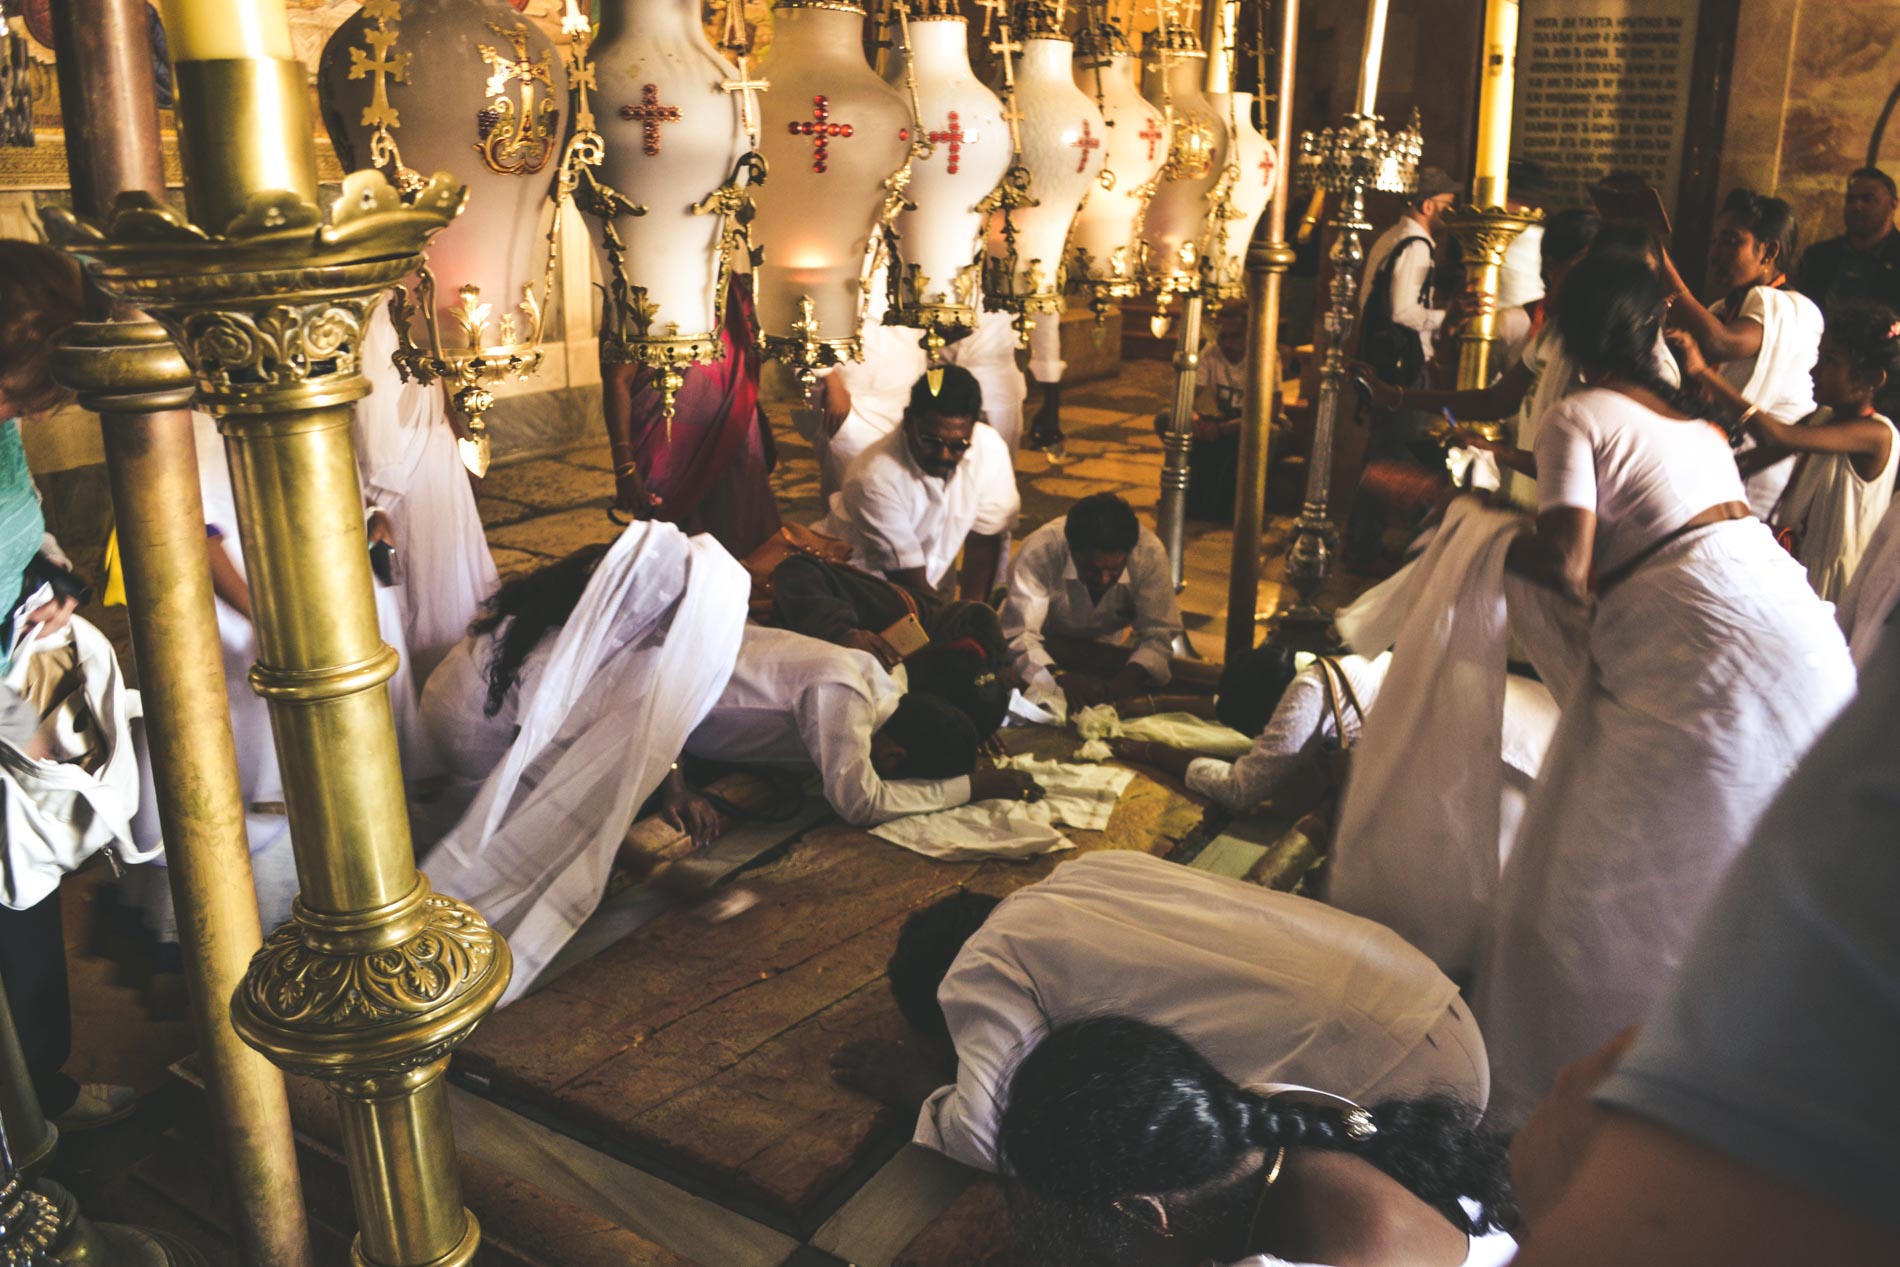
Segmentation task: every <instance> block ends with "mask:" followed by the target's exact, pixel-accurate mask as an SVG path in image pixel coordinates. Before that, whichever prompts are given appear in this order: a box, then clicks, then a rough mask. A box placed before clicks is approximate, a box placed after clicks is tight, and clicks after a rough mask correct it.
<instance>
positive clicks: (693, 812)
mask: <svg viewBox="0 0 1900 1267" xmlns="http://www.w3.org/2000/svg"><path fill="white" fill-rule="evenodd" d="M660 817H661V818H664V819H665V820H666V821H667V822H668V823H670V824H671V825H672V826H673V827H674V828H676V829H677V830H679V831H682V832H684V833H685V834H686V835H687V836H689V837H691V838H692V841H693V847H694V848H695V849H704V848H705V847H706V846H707V845H708V844H710V843H712V840H713V837H715V836H717V835H718V834H719V811H718V810H716V809H714V808H713V806H712V802H711V801H709V800H707V799H706V798H705V797H703V796H700V795H699V794H698V793H696V792H692V791H689V790H687V789H686V788H685V787H684V786H675V785H668V786H667V787H665V788H663V789H662V791H661V795H660Z"/></svg>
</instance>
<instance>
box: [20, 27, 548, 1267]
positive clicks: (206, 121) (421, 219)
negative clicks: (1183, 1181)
mask: <svg viewBox="0 0 1900 1267" xmlns="http://www.w3.org/2000/svg"><path fill="white" fill-rule="evenodd" d="M176 74H177V85H178V103H179V104H178V115H179V125H180V126H179V131H180V137H181V152H182V154H183V156H184V158H185V177H186V181H185V189H186V204H187V207H188V208H189V216H190V218H187V216H186V215H185V214H181V213H180V212H178V211H177V210H174V209H173V208H171V207H170V206H167V205H165V204H163V203H161V202H159V201H158V200H157V199H155V198H153V197H152V196H151V195H150V194H146V193H143V192H133V193H126V194H122V195H120V196H119V198H117V199H116V200H115V203H114V206H113V211H112V214H111V215H110V216H109V217H108V218H107V219H106V221H105V222H104V223H99V224H95V223H90V222H87V221H83V220H81V219H80V218H79V217H78V216H76V215H74V214H73V213H72V212H70V211H67V210H64V209H59V208H49V209H48V210H47V212H46V217H45V218H46V225H47V230H48V233H49V235H50V236H51V237H53V238H54V239H55V240H56V241H59V242H61V243H62V244H63V245H65V246H66V247H67V248H68V249H69V250H71V251H72V252H73V253H74V254H75V255H77V256H79V257H80V258H81V259H83V260H84V261H85V262H86V263H87V266H88V271H89V273H90V274H91V276H92V278H93V279H94V281H95V282H97V283H98V284H99V285H100V287H101V288H102V289H104V290H105V291H106V293H107V294H109V295H110V296H112V297H113V298H115V299H117V300H119V301H121V302H124V303H127V304H130V305H133V306H135V307H138V308H140V309H143V310H144V311H146V312H147V313H149V314H150V315H151V316H152V317H153V318H154V319H155V320H157V321H158V322H159V323H160V324H161V325H162V326H163V327H164V328H165V330H166V331H167V333H169V334H170V336H171V338H172V341H173V342H174V343H176V344H177V345H178V348H179V350H180V351H181V352H182V353H183V354H184V358H185V361H186V363H187V364H188V365H189V366H190V368H191V372H192V376H193V378H194V380H195V382H196V386H197V392H198V401H199V403H200V405H201V406H202V407H203V408H204V409H206V410H207V411H208V412H210V413H211V414H213V415H214V416H216V417H217V418H218V425H219V429H220V430H221V431H222V432H223V434H224V437H225V448H226V453H227V456H228V458H229V462H230V467H231V476H232V484H233V486H234V489H235V491H236V494H237V498H236V500H237V512H238V527H239V530H240V532H241V535H242V539H243V542H244V550H245V555H246V557H247V558H249V559H250V560H251V562H252V566H251V587H252V588H251V596H252V604H253V623H254V626H255V628H256V632H257V646H258V651H257V656H258V663H257V664H256V665H255V667H253V669H252V670H251V684H252V687H253V689H254V690H256V691H257V692H258V694H260V695H261V696H263V697H264V699H265V701H266V702H267V704H268V705H269V708H270V713H271V724H272V730H273V732H274V737H275V742H276V745H277V748H278V751H279V754H280V755H281V756H282V758H283V765H284V771H285V789H284V791H285V805H286V811H287V814H288V818H289V822H290V832H291V843H292V846H293V848H294V850H295V852H296V855H297V873H298V878H299V880H300V882H301V889H302V891H301V892H300V894H299V896H298V898H297V901H296V903H295V906H294V908H293V916H292V920H291V922H290V923H288V924H286V925H285V926H283V927H281V928H279V929H277V930H276V931H275V932H274V933H272V934H270V936H269V937H268V938H266V940H265V942H264V944H263V947H262V948H261V949H260V950H259V951H258V952H257V954H256V956H255V957H254V958H253V959H252V961H251V964H250V968H249V970H248V972H247V974H246V977H245V979H244V982H243V984H242V985H241V986H240V988H239V989H238V990H237V992H236V995H235V997H234V998H233V999H232V1001H231V1020H232V1024H233V1026H234V1028H235V1029H236V1030H237V1032H238V1034H239V1036H240V1037H241V1038H243V1039H244V1040H245V1041H246V1042H248V1043H249V1044H250V1045H251V1046H252V1047H254V1048H256V1049H257V1050H259V1051H261V1052H263V1053H264V1054H265V1055H266V1056H267V1057H269V1058H270V1059H271V1060H272V1062H273V1063H275V1064H278V1065H279V1066H281V1067H283V1068H285V1069H288V1070H292V1071H294V1072H297V1073H302V1074H306V1075H309V1076H312V1077H314V1078H316V1079H318V1080H320V1081H321V1082H323V1083H324V1084H325V1085H326V1086H327V1087H328V1088H329V1090H330V1091H331V1092H332V1094H333V1095H334V1097H335V1099H336V1103H337V1109H338V1114H339V1121H340V1124H341V1130H342V1135H343V1142H344V1152H345V1155H346V1157H347V1158H348V1160H349V1165H350V1169H351V1180H352V1181H351V1185H350V1187H351V1194H352V1197H353V1199H354V1204H355V1207H356V1222H357V1228H358V1231H357V1241H356V1245H355V1247H354V1249H353V1258H352V1261H354V1262H356V1263H358V1264H359V1265H365V1267H423V1265H424V1264H426V1265H428V1267H466V1264H469V1263H470V1262H472V1261H473V1259H474V1257H475V1254H476V1251H477V1249H478V1248H479V1246H480V1243H481V1234H480V1229H479V1228H478V1226H477V1225H476V1222H475V1220H474V1218H473V1217H472V1216H471V1215H470V1214H469V1213H468V1211H467V1210H466V1208H464V1206H463V1204H462V1199H461V1191H460V1183H459V1179H458V1177H457V1171H456V1161H455V1146H454V1130H453V1127H452V1125H451V1124H450V1121H449V1106H448V1098H447V1091H446V1086H445V1084H444V1082H443V1077H444V1075H445V1074H446V1072H447V1068H448V1059H449V1056H450V1054H451V1053H452V1052H453V1051H454V1050H455V1048H456V1047H457V1046H458V1045H459V1044H460V1043H461V1042H462V1041H463V1040H464V1039H465V1038H466V1037H467V1036H468V1034H469V1033H470V1032H471V1031H472V1030H473V1029H474V1027H475V1026H476V1025H477V1024H478V1023H480V1021H481V1019H482V1018H483V1017H484V1016H485V1015H486V1014H487V1013H488V1012H489V1011H490V1010H491V1009H492V1008H493V1007H494V1006H495V1004H496V1002H497V1001H498V1000H499V999H500V997H501V995H502V992H503V991H504V990H505V989H506V986H507V983H508V979H509V975H510V972H511V958H510V955H509V952H508V947H507V944H506V943H505V942H504V941H503V939H502V938H501V936H500V935H499V934H498V933H496V932H495V931H494V929H492V928H491V927H489V925H488V924H487V923H486V922H485V921H484V920H483V919H482V917H481V916H480V915H479V914H478V913H477V912H475V911H474V910H473V909H471V908H470V907H468V906H466V905H464V904H462V903H461V902H459V901H456V900H455V899H453V898H449V897H447V896H443V895H440V894H435V893H433V892H431V890H430V887H429V883H428V880H427V879H426V878H425V877H424V876H422V875H421V873H419V872H418V871H417V870H416V865H415V854H414V848H413V845H412V843H411V841H410V838H409V829H408V823H407V817H406V815H405V813H404V808H403V806H404V797H403V786H402V778H401V766H400V763H399V760H398V757H397V751H396V735H395V727H394V724H393V722H392V721H391V720H390V711H389V700H388V691H387V686H386V683H387V682H388V679H389V678H390V676H391V675H392V674H393V673H394V672H395V670H396V667H397V664H396V661H397V657H396V654H395V652H394V651H392V650H390V648H389V647H388V646H386V645H385V644H384V643H383V642H382V639H381V637H380V634H379V631H378V627H377V621H376V614H375V603H374V591H373V586H372V582H371V576H370V570H369V556H368V550H367V542H366V539H365V537H364V535H363V530H362V499H361V490H360V486H359V484H358V477H357V473H356V461H355V452H354V444H353V442H352V438H351V428H352V413H353V411H352V405H353V402H355V401H356V400H358V399H360V398H361V397H362V396H364V395H365V394H367V392H368V390H369V384H368V381H367V380H366V379H365V378H364V376H363V374H362V367H361V365H360V363H359V355H360V349H361V347H362V343H363V337H364V330H365V326H366V324H367V321H368V317H369V314H370V311H371V310H372V308H373V307H374V305H375V304H376V303H377V302H378V301H379V300H380V298H381V297H382V295H383V294H384V292H386V291H387V290H389V289H390V288H391V287H392V286H395V285H397V284H398V283H399V282H400V281H401V280H402V279H403V278H404V277H406V276H407V275H409V274H410V273H411V272H412V271H414V270H415V269H416V268H417V266H418V264H419V263H420V257H421V253H422V250H423V248H424V246H425V245H426V244H427V243H428V241H429V239H430V238H431V237H432V236H433V235H434V234H435V233H437V232H439V231H440V230H441V229H442V228H444V227H445V226H446V225H447V224H448V223H449V221H450V220H451V219H452V218H453V217H455V216H456V215H458V214H460V212H461V209H462V207H463V204H464V203H465V201H466V198H467V193H466V190H465V189H464V188H463V187H462V186H461V185H459V184H457V183H456V182H455V180H454V179H453V178H452V177H450V176H448V175H447V174H446V173H438V174H437V175H435V176H433V177H431V178H428V179H422V178H420V177H417V178H414V179H412V180H406V181H404V182H403V183H404V184H405V185H407V186H408V191H407V192H406V193H405V192H404V191H403V189H402V188H401V187H399V186H398V184H396V183H392V181H391V180H389V179H387V178H386V177H385V174H384V173H383V172H382V171H377V170H373V169H366V170H363V171H357V172H352V173H350V174H349V175H348V176H346V177H345V178H344V180H343V185H342V192H341V195H340V196H339V197H338V198H337V199H336V200H335V201H333V202H331V203H330V204H329V205H328V206H327V207H326V206H323V205H320V204H319V203H318V201H317V196H316V165H315V156H314V146H313V142H312V139H311V138H312V136H313V131H312V128H311V121H310V117H309V106H308V88H307V86H306V77H305V71H304V69H303V67H302V65H301V64H300V63H298V62H297V61H295V60H294V59H291V58H270V57H250V58H229V59H219V60H203V61H193V60H185V61H180V62H179V63H178V64H177V66H176ZM231 120H247V121H250V122H249V123H248V124H247V126H246V127H243V128H233V127H231V126H230V121H231Z"/></svg>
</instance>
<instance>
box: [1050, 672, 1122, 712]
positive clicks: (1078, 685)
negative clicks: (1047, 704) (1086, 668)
mask: <svg viewBox="0 0 1900 1267" xmlns="http://www.w3.org/2000/svg"><path fill="white" fill-rule="evenodd" d="M1056 685H1057V686H1059V687H1061V688H1062V693H1063V695H1065V696H1066V697H1067V698H1068V701H1069V712H1070V713H1071V714H1074V713H1078V712H1080V711H1081V710H1083V709H1085V708H1088V707H1090V706H1092V705H1095V704H1106V703H1107V702H1108V695H1109V691H1108V683H1106V682H1104V681H1102V680H1101V679H1100V678H1097V677H1090V676H1089V675H1088V674H1086V673H1058V674H1056Z"/></svg>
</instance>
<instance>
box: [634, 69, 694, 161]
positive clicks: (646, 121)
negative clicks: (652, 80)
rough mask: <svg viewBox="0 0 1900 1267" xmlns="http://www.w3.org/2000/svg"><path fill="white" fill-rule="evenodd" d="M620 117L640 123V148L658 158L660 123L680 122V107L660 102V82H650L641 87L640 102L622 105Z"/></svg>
mask: <svg viewBox="0 0 1900 1267" xmlns="http://www.w3.org/2000/svg"><path fill="white" fill-rule="evenodd" d="M620 117H621V118H623V119H632V120H634V121H635V122H637V123H639V125H640V140H641V145H640V149H641V151H642V152H643V153H645V154H646V156H647V157H648V158H657V157H659V153H660V125H661V124H662V123H678V122H679V121H680V118H681V115H680V108H679V107H678V106H663V105H661V104H660V88H659V85H658V84H648V85H646V86H645V87H644V88H642V89H640V104H639V105H637V106H621V107H620Z"/></svg>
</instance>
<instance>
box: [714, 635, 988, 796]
mask: <svg viewBox="0 0 1900 1267" xmlns="http://www.w3.org/2000/svg"><path fill="white" fill-rule="evenodd" d="M903 697H904V691H903V688H902V687H901V686H899V685H898V684H897V682H896V681H894V680H893V679H892V677H891V675H890V674H888V673H886V672H885V671H884V667H883V666H882V665H880V664H879V663H878V662H877V661H876V660H875V659H873V658H872V657H871V656H870V655H868V654H866V653H865V652H863V651H853V650H850V649H849V648H846V647H839V646H834V645H832V644H831V643H829V642H820V641H819V640H818V639H816V638H807V637H806V636H805V635H803V634H797V633H793V632H792V631H791V630H789V629H768V628H765V627H763V626H759V625H747V626H746V627H745V633H744V637H743V640H742V641H741V643H740V647H739V662H738V664H737V666H736V667H735V668H734V669H733V671H732V677H731V679H730V680H729V681H728V682H727V683H726V687H725V690H724V691H722V692H721V693H720V695H719V698H718V699H717V700H715V701H714V702H713V705H712V707H711V708H710V709H708V710H707V712H706V716H705V719H704V720H703V721H701V722H700V723H699V725H698V727H697V728H695V729H694V731H693V733H692V734H691V735H689V736H688V737H687V739H686V750H687V751H688V752H690V753H692V754H694V755H695V756H700V757H706V758H708V759H710V760H715V761H730V762H733V763H735V764H740V765H763V766H777V767H779V768H782V769H792V770H806V769H810V768H811V767H813V766H816V767H817V768H818V774H819V777H820V778H821V779H822V780H823V782H824V786H825V800H826V801H828V802H829V803H830V805H831V808H832V809H834V810H836V811H837V813H838V816H839V817H840V818H842V819H844V820H845V821H846V822H847V823H850V824H852V825H853V826H856V827H869V826H872V825H874V824H877V823H882V822H885V821H887V820H889V819H892V818H897V817H900V816H902V815H905V814H922V813H927V812H929V811H931V810H939V809H948V808H950V807H951V806H953V805H961V804H963V803H964V802H965V801H968V800H969V799H970V779H969V776H968V775H963V776H959V777H957V778H954V779H884V778H880V777H878V773H877V770H876V769H875V768H873V766H872V764H871V736H872V735H874V734H875V733H877V731H878V730H879V729H880V728H882V727H883V725H884V723H885V722H887V721H889V720H890V718H891V714H892V713H894V712H896V711H897V705H898V702H899V701H900V700H902V699H903Z"/></svg>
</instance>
